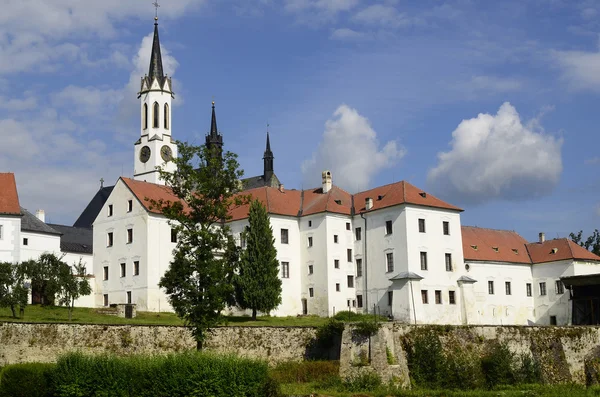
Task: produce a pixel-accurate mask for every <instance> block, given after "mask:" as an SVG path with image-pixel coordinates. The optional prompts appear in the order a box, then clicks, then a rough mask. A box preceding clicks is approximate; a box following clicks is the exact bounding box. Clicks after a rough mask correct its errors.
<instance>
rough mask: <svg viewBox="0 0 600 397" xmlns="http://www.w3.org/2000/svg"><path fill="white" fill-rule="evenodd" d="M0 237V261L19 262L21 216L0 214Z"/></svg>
mask: <svg viewBox="0 0 600 397" xmlns="http://www.w3.org/2000/svg"><path fill="white" fill-rule="evenodd" d="M0 225H2V238H0V262H20V261H21V257H20V247H21V217H20V216H0Z"/></svg>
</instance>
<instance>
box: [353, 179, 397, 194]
mask: <svg viewBox="0 0 600 397" xmlns="http://www.w3.org/2000/svg"><path fill="white" fill-rule="evenodd" d="M402 182H404V180H401V181H398V182H392V183H386V184H385V185H381V186H375V187H374V188H371V189H367V190H362V191H360V192H356V193H355V194H361V193H366V192H368V191H370V190H374V189H381V188H384V187H388V186H392V185H396V184H400V183H402Z"/></svg>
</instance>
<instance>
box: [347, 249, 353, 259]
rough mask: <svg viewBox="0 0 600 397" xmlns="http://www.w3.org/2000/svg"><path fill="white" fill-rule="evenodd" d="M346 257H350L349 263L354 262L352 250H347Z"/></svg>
mask: <svg viewBox="0 0 600 397" xmlns="http://www.w3.org/2000/svg"><path fill="white" fill-rule="evenodd" d="M346 256H347V257H348V262H352V250H351V249H350V248H348V249H347V250H346Z"/></svg>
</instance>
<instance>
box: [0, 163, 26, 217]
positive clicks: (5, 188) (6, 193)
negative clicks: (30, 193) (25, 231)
mask: <svg viewBox="0 0 600 397" xmlns="http://www.w3.org/2000/svg"><path fill="white" fill-rule="evenodd" d="M0 215H21V206H20V205H19V194H18V193H17V183H16V182H15V174H13V173H12V172H9V173H1V172H0Z"/></svg>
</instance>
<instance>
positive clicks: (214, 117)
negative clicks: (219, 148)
mask: <svg viewBox="0 0 600 397" xmlns="http://www.w3.org/2000/svg"><path fill="white" fill-rule="evenodd" d="M218 135H219V130H218V129H217V115H216V114H215V101H213V102H212V119H211V120H210V136H211V137H213V138H214V137H216V136H218Z"/></svg>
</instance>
